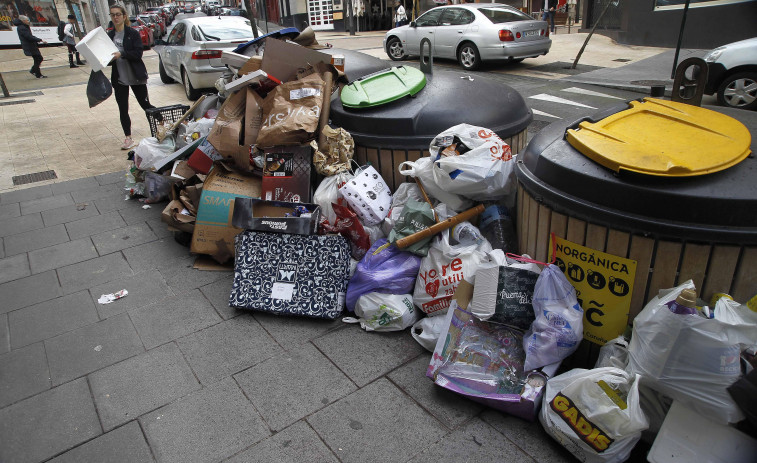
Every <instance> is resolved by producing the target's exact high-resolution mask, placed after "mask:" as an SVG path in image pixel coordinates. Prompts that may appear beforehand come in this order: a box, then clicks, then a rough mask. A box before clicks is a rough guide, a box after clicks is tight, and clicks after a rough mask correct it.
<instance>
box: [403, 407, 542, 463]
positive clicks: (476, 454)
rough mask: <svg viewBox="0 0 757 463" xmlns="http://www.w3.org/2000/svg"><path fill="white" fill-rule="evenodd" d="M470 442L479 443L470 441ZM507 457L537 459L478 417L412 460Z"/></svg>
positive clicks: (516, 461) (527, 462)
mask: <svg viewBox="0 0 757 463" xmlns="http://www.w3.org/2000/svg"><path fill="white" fill-rule="evenodd" d="M470 442H473V443H475V444H476V445H470ZM503 460H504V461H507V462H508V463H520V462H523V463H533V460H532V459H531V457H529V456H528V455H526V454H525V453H523V452H522V451H521V450H520V449H519V448H518V447H516V446H515V445H514V444H513V443H512V442H510V441H509V440H507V439H505V438H503V437H502V434H500V433H498V432H497V431H495V430H494V428H492V427H491V426H489V425H488V424H486V423H484V422H483V421H481V420H480V419H478V418H474V419H473V420H472V421H471V422H469V423H468V424H466V425H465V426H463V427H461V428H460V429H457V430H455V431H453V432H452V433H450V434H448V435H447V436H445V437H444V438H443V439H442V440H441V441H440V442H438V443H436V444H435V445H433V446H431V447H429V448H428V449H426V450H424V451H423V452H422V453H420V454H418V455H416V456H415V457H414V458H412V459H411V460H410V461H409V462H408V463H422V462H425V463H438V462H440V461H503Z"/></svg>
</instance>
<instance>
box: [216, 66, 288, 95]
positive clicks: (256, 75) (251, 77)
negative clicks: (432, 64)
mask: <svg viewBox="0 0 757 463" xmlns="http://www.w3.org/2000/svg"><path fill="white" fill-rule="evenodd" d="M248 59H249V58H248ZM270 78H271V77H270V76H269V75H268V74H266V73H265V71H255V72H251V73H249V74H245V75H243V76H242V77H240V78H239V79H236V80H232V81H231V82H229V83H228V84H226V91H227V92H236V91H237V90H239V89H240V88H242V87H246V86H248V85H252V84H254V83H257V82H260V81H261V80H263V79H270ZM273 80H276V79H275V78H273Z"/></svg>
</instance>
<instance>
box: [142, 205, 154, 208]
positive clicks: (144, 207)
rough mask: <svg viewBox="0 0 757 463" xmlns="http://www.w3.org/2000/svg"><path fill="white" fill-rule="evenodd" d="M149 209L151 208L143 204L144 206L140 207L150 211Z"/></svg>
mask: <svg viewBox="0 0 757 463" xmlns="http://www.w3.org/2000/svg"><path fill="white" fill-rule="evenodd" d="M151 207H152V206H150V205H149V204H145V205H144V206H142V209H150V208H151Z"/></svg>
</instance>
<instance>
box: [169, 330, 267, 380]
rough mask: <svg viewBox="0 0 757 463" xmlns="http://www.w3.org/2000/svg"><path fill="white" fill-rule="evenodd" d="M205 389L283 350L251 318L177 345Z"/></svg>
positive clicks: (195, 335)
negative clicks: (205, 386)
mask: <svg viewBox="0 0 757 463" xmlns="http://www.w3.org/2000/svg"><path fill="white" fill-rule="evenodd" d="M176 343H177V344H178V345H179V349H180V350H181V351H182V353H183V354H184V358H186V359H187V362H188V363H189V366H190V367H192V370H193V371H194V372H195V375H197V378H198V379H199V380H200V382H201V383H202V384H204V385H208V384H210V383H213V382H216V381H219V380H221V379H222V378H225V377H228V376H231V375H232V374H234V373H237V372H240V371H242V370H244V369H245V368H249V367H251V366H253V365H257V364H259V363H260V362H263V361H264V360H266V359H268V358H270V357H272V356H274V355H277V354H279V353H280V352H281V351H282V349H281V347H279V345H278V344H276V341H274V340H273V338H271V337H270V336H269V335H268V333H266V332H265V330H263V328H262V327H261V326H260V324H258V322H256V321H255V319H254V318H252V317H251V316H240V317H237V318H233V319H231V320H227V321H225V322H223V323H219V324H217V325H214V326H211V327H209V328H206V329H204V330H201V331H196V332H194V333H191V334H189V335H188V336H185V337H183V338H181V339H179V340H178V341H177V342H176Z"/></svg>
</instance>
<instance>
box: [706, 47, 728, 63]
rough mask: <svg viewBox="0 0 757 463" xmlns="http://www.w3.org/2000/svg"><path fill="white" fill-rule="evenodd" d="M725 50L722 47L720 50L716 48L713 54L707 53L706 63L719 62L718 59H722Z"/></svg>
mask: <svg viewBox="0 0 757 463" xmlns="http://www.w3.org/2000/svg"><path fill="white" fill-rule="evenodd" d="M724 50H725V48H723V47H720V48H716V49H714V50H712V51H711V52H709V53H707V54H706V55H704V60H705V62H707V63H714V62H715V61H717V60H718V58H720V55H722V54H723V51H724Z"/></svg>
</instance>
